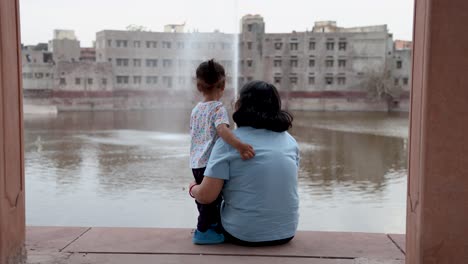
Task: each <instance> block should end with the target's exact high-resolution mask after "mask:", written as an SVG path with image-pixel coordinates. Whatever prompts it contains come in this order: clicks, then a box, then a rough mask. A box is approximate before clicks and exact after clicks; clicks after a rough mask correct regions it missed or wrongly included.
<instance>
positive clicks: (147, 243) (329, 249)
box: [26, 227, 405, 264]
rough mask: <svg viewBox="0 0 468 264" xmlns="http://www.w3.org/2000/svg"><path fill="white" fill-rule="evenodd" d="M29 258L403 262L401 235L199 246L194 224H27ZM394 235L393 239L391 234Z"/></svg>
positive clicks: (310, 236) (306, 234)
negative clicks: (188, 226)
mask: <svg viewBox="0 0 468 264" xmlns="http://www.w3.org/2000/svg"><path fill="white" fill-rule="evenodd" d="M26 235H27V243H26V245H27V249H28V255H29V258H28V263H49V262H48V261H52V260H53V261H55V262H56V263H149V262H152V263H161V262H162V263H219V262H220V261H222V262H223V263H227V264H229V263H239V262H240V261H242V262H243V263H247V264H248V263H272V264H274V263H297V264H300V263H318V264H351V263H353V264H356V263H362V264H381V263H382V264H383V263H392V264H393V263H403V262H404V257H405V256H404V254H403V252H402V251H401V250H400V248H399V246H398V244H396V242H394V240H399V243H402V241H401V238H402V235H393V234H392V235H387V234H369V233H341V232H313V231H299V232H298V233H297V235H296V237H295V238H294V239H293V240H292V241H291V242H290V243H289V244H286V245H283V246H275V247H261V248H246V247H240V246H235V245H231V244H222V245H214V246H197V245H193V244H192V242H191V230H190V229H177V228H165V229H162V228H105V227H99V228H86V227H29V228H27V233H26ZM391 238H392V239H391Z"/></svg>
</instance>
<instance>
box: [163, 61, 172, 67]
mask: <svg viewBox="0 0 468 264" xmlns="http://www.w3.org/2000/svg"><path fill="white" fill-rule="evenodd" d="M163 67H164V68H169V67H172V60H163Z"/></svg>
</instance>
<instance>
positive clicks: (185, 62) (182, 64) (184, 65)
mask: <svg viewBox="0 0 468 264" xmlns="http://www.w3.org/2000/svg"><path fill="white" fill-rule="evenodd" d="M178 64H179V67H180V68H184V67H186V66H187V61H185V60H179V61H178Z"/></svg>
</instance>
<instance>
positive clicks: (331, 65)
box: [325, 59, 333, 68]
mask: <svg viewBox="0 0 468 264" xmlns="http://www.w3.org/2000/svg"><path fill="white" fill-rule="evenodd" d="M325 66H326V67H327V68H331V67H333V60H332V59H327V60H326V61H325Z"/></svg>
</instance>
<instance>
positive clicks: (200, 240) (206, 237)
mask: <svg viewBox="0 0 468 264" xmlns="http://www.w3.org/2000/svg"><path fill="white" fill-rule="evenodd" d="M192 242H193V243H194V244H197V245H214V244H221V243H223V242H224V235H223V234H218V233H216V231H214V230H213V229H211V228H210V229H208V230H206V232H201V231H198V230H195V232H194V233H193V237H192Z"/></svg>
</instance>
